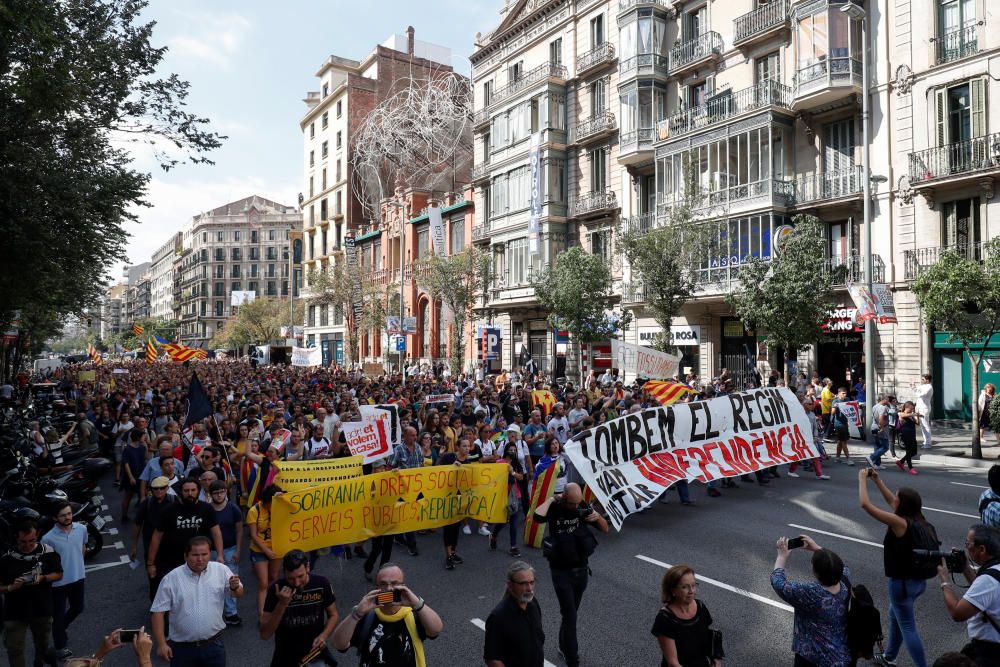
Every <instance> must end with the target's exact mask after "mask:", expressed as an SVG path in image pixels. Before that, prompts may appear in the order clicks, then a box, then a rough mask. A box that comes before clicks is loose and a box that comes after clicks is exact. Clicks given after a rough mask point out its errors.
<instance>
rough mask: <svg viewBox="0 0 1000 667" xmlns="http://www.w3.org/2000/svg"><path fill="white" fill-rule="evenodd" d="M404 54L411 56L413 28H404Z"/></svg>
mask: <svg viewBox="0 0 1000 667" xmlns="http://www.w3.org/2000/svg"><path fill="white" fill-rule="evenodd" d="M406 53H408V54H409V55H411V56H412V55H413V26H412V25H411V26H407V28H406Z"/></svg>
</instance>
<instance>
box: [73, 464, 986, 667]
mask: <svg viewBox="0 0 1000 667" xmlns="http://www.w3.org/2000/svg"><path fill="white" fill-rule="evenodd" d="M855 451H856V452H860V451H861V446H860V445H855ZM858 460H859V461H860V458H858ZM857 470H858V468H857V467H852V468H849V467H847V466H845V465H837V464H830V465H829V466H828V470H827V472H828V473H829V474H830V475H831V476H832V477H833V479H832V480H830V481H820V480H816V479H813V478H812V477H811V474H810V473H803V477H801V478H799V479H792V478H788V477H785V476H783V477H782V478H781V479H777V480H773V481H772V482H771V483H770V484H769V485H767V486H765V487H759V486H758V485H756V484H745V483H741V488H739V489H734V490H725V491H724V495H723V497H722V498H709V497H708V496H707V495H706V494H705V491H704V487H702V486H701V485H697V484H696V485H693V487H692V489H693V494H692V495H693V497H694V500H695V506H693V507H684V506H681V505H680V503H679V502H677V496H676V494H675V493H673V492H668V493H667V494H666V496H667V498H668V499H669V501H670V502H669V504H665V505H664V504H660V503H657V504H655V505H654V507H653V508H651V509H649V510H648V511H646V512H644V513H642V514H640V515H638V516H633V517H631V518H629V519H628V520H627V521H626V523H625V526H624V530H623V532H621V533H618V534H614V533H613V532H612V534H609V535H607V536H604V537H602V538H600V540H601V544H600V546H599V547H598V550H597V553H596V554H595V555H594V557H593V558H592V560H591V567H592V569H593V573H594V574H593V577H592V578H591V580H590V585H589V587H588V589H587V592H586V594H585V595H584V599H583V605H582V608H581V620H580V623H579V637H580V647H581V649H580V650H581V657H582V664H583V665H587V666H588V667H598V666H601V667H603V666H609V665H629V666H631V665H650V666H652V665H658V664H659V656H658V651H657V647H656V642H655V640H654V638H653V637H652V635H651V634H650V633H649V629H650V627H651V626H652V622H653V618H654V616H655V615H656V611H657V609H658V608H659V606H660V603H659V597H658V590H659V582H660V579H661V577H662V576H663V573H664V568H665V567H667V566H668V564H676V563H687V564H689V565H691V566H692V567H694V568H695V570H696V571H697V573H698V574H699V576H700V578H701V587H700V590H699V597H700V598H701V599H702V600H704V601H705V602H706V603H707V605H708V607H709V609H710V610H711V612H712V616H713V618H714V619H715V627H717V628H719V629H721V630H722V632H723V634H724V638H725V639H724V641H725V647H726V652H727V656H728V657H727V660H726V663H725V664H726V665H730V666H732V665H739V666H743V665H752V666H757V665H781V664H787V665H790V664H791V662H792V658H791V648H790V647H791V635H792V613H791V611H790V609H789V608H788V607H787V606H786V605H784V603H782V602H781V601H780V600H779V599H778V597H777V596H776V595H775V594H774V592H773V591H772V590H771V587H770V583H769V575H770V572H771V568H772V565H773V562H774V556H775V550H774V542H775V539H776V538H777V537H779V536H781V535H787V536H791V535H797V534H801V533H807V534H809V535H811V536H812V537H813V538H814V539H815V540H816V541H817V542H818V543H819V544H820V545H822V546H826V547H829V548H832V549H834V550H835V551H837V552H838V553H839V554H840V555H841V557H842V558H843V559H844V561H845V562H846V563H847V564H848V565H849V566H850V568H851V570H852V572H853V578H854V581H855V582H856V583H864V584H866V585H868V586H869V588H870V589H871V590H872V592H873V595H874V596H875V601H876V604H877V605H878V606H879V608H880V609H881V610H882V618H883V624H885V623H886V622H887V620H888V603H887V598H886V582H885V578H884V577H883V574H882V572H883V571H882V548H881V543H882V536H883V533H884V528H883V526H881V524H877V523H876V522H875V521H874V520H872V519H870V518H869V517H868V516H867V514H865V513H864V512H863V511H862V510H861V508H860V507H859V506H858V502H857V490H856V489H857ZM919 470H920V474H919V475H917V476H912V477H911V476H910V475H904V474H902V473H900V472H899V471H898V470H897V469H896V468H895V466H893V467H892V469H891V470H886V471H884V474H885V476H886V479H887V480H888V482H889V484H890V485H891V486H893V487H896V486H902V485H908V486H912V487H914V488H916V489H917V490H919V491H920V493H921V494H922V496H923V498H924V503H925V510H926V515H927V517H928V519H929V520H930V521H931V522H932V523H934V525H935V526H936V527H937V529H938V533H939V535H940V536H941V538H942V539H943V540H944V541H945V546H947V547H950V546H953V545H961V544H962V542H963V540H964V536H965V531H966V529H967V528H968V526H969V525H971V524H973V523H975V522H976V517H975V513H976V505H977V502H976V501H977V498H978V496H979V494H980V493H981V492H982V490H983V488H985V485H986V471H985V470H975V469H964V468H951V467H946V466H942V465H932V464H929V463H928V464H923V465H920V466H919ZM782 474H783V475H784V470H782ZM105 486H106V487H107V486H109V485H105ZM107 490H108V491H109V493H108V499H107V500H108V505H109V506H110V507H111V508H113V509H114V508H116V506H117V503H116V502H115V500H116V496H115V493H114V492H113V490H111V489H107ZM873 497H874V496H873ZM112 513H114V514H117V510H114V511H113V512H108V514H112ZM105 530H110V531H115V530H121V526H120V524H119V523H118V520H117V518H115V520H114V521H113V522H112V523H111V524H110V525H109V526H108V527H107V528H105ZM500 537H501V546H503V544H504V543H505V540H506V533H503V534H502V535H501V536H500ZM107 538H108V544H109V547H108V548H107V549H106V550H105V551H104V552H103V553H102V554H100V556H99V557H98V558H97V559H96V561H95V563H94V564H92V565H91V568H90V569H91V571H90V572H89V573H88V575H87V611H86V612H85V614H84V616H83V617H81V618H80V619H79V620H77V621H76V623H74V625H73V626H72V627H71V629H70V648H71V649H72V650H73V651H74V652H75V653H76V654H77V655H87V654H89V653H90V652H91V651H92V650H93V648H94V647H95V646H96V644H97V642H98V640H99V638H100V637H101V636H102V635H103V634H104V633H106V632H107V631H108V630H110V629H113V628H115V627H137V626H139V625H142V624H147V625H148V623H147V619H148V613H147V612H148V604H147V594H146V583H145V578H144V574H143V572H142V570H141V569H140V570H135V571H133V570H131V569H130V568H129V566H128V565H127V564H123V562H124V561H126V560H127V553H128V552H127V548H116V546H115V543H116V542H122V541H123V540H122V535H121V534H117V535H114V534H109V535H107ZM418 540H419V546H420V555H419V556H418V557H415V558H414V557H410V556H409V555H407V554H406V552H405V550H404V549H399V550H398V551H397V552H395V553H394V560H396V561H397V562H399V563H400V564H401V565H402V566H403V568H404V569H405V571H406V579H407V583H408V584H409V585H410V586H411V588H413V590H414V591H415V592H416V593H417V594H418V595H421V596H423V597H424V598H425V599H426V600H427V603H428V604H429V605H431V607H433V608H434V609H436V610H437V611H438V612H439V613H440V614H441V616H442V618H443V619H444V622H445V630H444V633H443V634H442V635H441V637H439V638H438V639H437V640H435V641H432V642H428V644H427V649H426V650H427V656H428V664H430V665H445V664H447V665H452V666H455V667H464V666H466V665H468V666H475V665H481V664H482V646H483V631H482V621H485V619H486V617H487V616H488V615H489V613H490V610H491V609H492V608H493V606H494V605H495V604H496V603H497V601H498V600H499V599H500V596H501V594H502V592H503V580H504V570H505V568H506V566H507V564H508V562H509V561H510V558H509V556H507V555H506V553H505V552H504V551H503V550H502V549H501V550H498V551H495V552H490V551H489V550H488V546H487V539H486V538H485V537H480V536H479V535H476V534H473V535H471V536H467V535H462V536H461V539H460V542H459V545H458V551H459V553H460V554H462V555H463V556H464V558H465V564H464V565H461V566H459V567H458V569H456V570H455V571H451V572H449V571H445V570H444V568H443V565H444V562H443V561H444V558H443V547H442V546H441V542H440V540H441V535H440V531H436V532H435V533H433V534H431V535H425V536H420V537H418ZM124 542H125V544H124V545H122V546H123V547H126V546H127V543H128V540H127V539H126V540H124ZM524 551H525V555H526V560H528V561H529V562H530V563H532V564H533V565H535V567H536V568H537V569H538V581H539V586H538V588H537V596H538V599H539V602H540V604H541V607H542V612H543V621H544V624H545V632H546V643H545V646H546V657H547V658H548V660H549V661H550V662H551V663H552V664H553V665H562V664H563V663H562V661H561V660H560V659H559V658H558V655H557V648H558V646H557V643H558V642H557V638H558V628H559V612H558V605H557V602H556V599H555V595H554V593H553V589H552V585H551V580H550V578H549V572H548V567H547V565H546V563H545V561H544V559H542V558H541V555H540V553H538V552H536V551H533V550H530V549H525V550H524ZM317 568H318V570H319V572H320V573H321V574H324V575H326V576H328V577H330V579H331V581H332V582H333V585H334V590H335V592H336V595H337V605H338V608H339V610H340V612H341V614H345V613H347V611H348V610H349V609H350V608H351V606H353V605H354V604H355V603H356V602H357V600H358V599H359V598H360V597H361V596H362V595H363V594H364V593H365V592H366V591H367V590H369V588H370V585H369V584H368V583H367V582H366V581H365V580H364V578H363V576H362V570H361V563H360V561H359V560H358V559H354V560H351V561H348V560H345V559H343V558H333V557H325V558H323V559H321V560H320V562H319V564H318V565H317ZM788 569H789V573H790V576H791V577H792V578H795V579H804V578H807V577H808V576H809V563H808V557H807V555H806V554H805V553H793V555H792V557H791V558H790V560H789V565H788ZM241 575H242V576H243V578H244V581H245V582H247V584H248V594H247V596H246V597H245V598H244V599H243V600H241V601H240V613H241V615H242V616H243V618H244V621H245V623H244V625H243V627H241V628H233V629H228V630H226V635H225V636H226V649H227V652H228V657H229V664H233V665H267V664H268V663H269V660H270V655H271V652H272V645H271V644H270V643H269V642H264V641H262V640H261V639H259V637H258V635H257V631H256V622H255V621H254V611H253V607H254V596H253V590H254V584H253V582H252V577H251V572H250V568H249V565H248V561H247V559H244V563H243V565H242V569H241ZM963 583H964V582H963ZM929 584H930V585H929V586H928V589H927V592H926V593H925V594H924V595H923V596H922V597H921V598H920V599H919V600H918V602H917V623H918V628H919V630H920V633H921V635H922V637H923V639H924V643H925V648H926V650H927V655H928V658H929V660H930V661H933V659H934V658H935V657H937V656H938V655H940V654H941V653H943V652H945V651H949V650H957V649H958V648H960V647H961V646H962V645H963V644H964V643H965V627H964V625H962V624H957V623H954V622H953V621H952V620H951V619H950V618H949V617H948V616H947V613H946V612H945V609H944V606H943V604H942V602H941V594H940V591H939V589H938V586H937V585H936V584H935V583H934V582H933V581H931V582H929ZM126 650H127V649H125V650H122V651H119V652H117V653H115V654H112V655H111V656H109V658H108V659H107V660H106V661H105V663H104V664H105V665H131V664H135V663H134V658H132V657H131V656H130V655H128V654H127V653H125V651H126ZM356 662H357V658H356V657H354V655H353V654H350V655H345V656H343V658H342V659H341V664H344V665H350V664H356ZM898 662H899V665H909V664H912V663H911V662H910V660H909V657H908V655H907V654H906V653H905V650H904V653H903V654H901V656H900V659H899V661H898ZM157 664H159V663H157Z"/></svg>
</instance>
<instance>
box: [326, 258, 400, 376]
mask: <svg viewBox="0 0 1000 667" xmlns="http://www.w3.org/2000/svg"><path fill="white" fill-rule="evenodd" d="M359 282H360V285H361V290H360V292H359V291H358V289H357V288H356V286H357V284H358V283H359ZM397 284H398V283H397ZM395 290H396V288H395V287H394V285H389V286H387V287H380V286H378V285H374V284H372V283H371V282H369V281H367V280H365V279H364V276H363V275H362V274H361V266H360V264H359V265H358V266H357V268H356V269H351V268H350V267H349V266H348V265H347V262H346V261H345V260H344V257H343V256H338V258H337V261H336V262H334V264H333V266H331V267H329V268H327V269H324V270H322V271H314V272H312V273H310V274H309V287H308V292H309V294H310V296H309V297H308V301H309V304H310V305H313V306H334V307H335V308H338V309H339V310H340V311H341V312H343V313H344V316H345V317H349V316H351V313H353V311H354V304H355V303H356V302H357V301H358V300H360V301H361V304H362V315H361V322H356V323H354V325H353V326H348V327H346V328H345V330H346V333H347V356H348V358H349V359H350V360H351V361H355V362H358V363H360V359H361V356H360V353H359V342H360V337H361V332H362V331H365V330H367V329H379V330H383V329H385V321H386V315H388V314H389V312H388V305H389V304H388V298H389V295H390V294H392V293H393V292H394V291H395Z"/></svg>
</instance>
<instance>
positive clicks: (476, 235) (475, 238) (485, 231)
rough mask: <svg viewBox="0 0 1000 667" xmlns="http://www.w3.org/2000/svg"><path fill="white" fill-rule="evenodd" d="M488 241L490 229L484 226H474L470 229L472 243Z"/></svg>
mask: <svg viewBox="0 0 1000 667" xmlns="http://www.w3.org/2000/svg"><path fill="white" fill-rule="evenodd" d="M489 240H490V228H489V227H487V226H486V225H476V226H474V227H473V228H472V242H473V243H488V242H489Z"/></svg>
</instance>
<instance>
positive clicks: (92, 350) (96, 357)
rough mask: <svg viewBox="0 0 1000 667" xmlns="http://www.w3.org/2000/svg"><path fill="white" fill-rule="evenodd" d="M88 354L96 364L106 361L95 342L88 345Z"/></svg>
mask: <svg viewBox="0 0 1000 667" xmlns="http://www.w3.org/2000/svg"><path fill="white" fill-rule="evenodd" d="M87 356H89V357H90V360H91V361H93V362H94V363H95V364H100V363H102V362H103V361H104V359H102V358H101V353H100V352H98V351H97V348H96V347H94V344H93V343H91V344H90V345H88V346H87Z"/></svg>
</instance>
